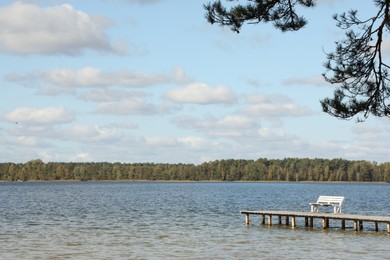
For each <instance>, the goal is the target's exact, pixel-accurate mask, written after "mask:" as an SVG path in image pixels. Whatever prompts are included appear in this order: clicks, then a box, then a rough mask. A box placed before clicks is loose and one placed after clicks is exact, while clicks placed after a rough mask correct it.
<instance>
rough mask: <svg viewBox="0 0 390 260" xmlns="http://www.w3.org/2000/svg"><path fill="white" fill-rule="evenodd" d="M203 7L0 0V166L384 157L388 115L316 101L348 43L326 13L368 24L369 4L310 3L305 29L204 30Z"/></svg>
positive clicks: (169, 2)
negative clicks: (341, 111)
mask: <svg viewBox="0 0 390 260" xmlns="http://www.w3.org/2000/svg"><path fill="white" fill-rule="evenodd" d="M206 2H207V0H191V1H179V0H112V1H107V0H83V1H80V0H74V1H59V0H58V1H57V0H51V1H49V0H46V1H45V0H41V1H38V0H37V1H32V0H30V1H1V3H0V68H1V70H0V88H1V95H0V161H2V162H9V161H11V162H25V161H28V160H31V159H42V160H43V161H45V162H48V161H107V162H166V163H179V162H182V163H195V164H198V163H202V162H205V161H211V160H218V159H230V158H232V159H257V158H260V157H261V158H269V159H277V158H280V159H283V158H285V157H305V158H306V157H308V158H329V159H331V158H344V159H350V160H370V161H376V162H385V161H389V154H390V131H389V130H390V121H389V120H388V119H380V118H374V117H371V118H369V119H368V120H367V121H366V122H364V123H356V121H355V120H351V121H343V120H338V119H336V118H333V117H331V116H329V115H327V114H324V113H323V112H322V111H321V106H320V103H319V100H321V99H323V98H324V97H327V96H331V95H332V93H333V86H331V85H329V84H327V83H326V82H325V81H324V80H323V79H322V76H321V73H323V72H324V68H323V66H322V64H323V62H324V61H325V58H326V55H325V52H330V51H333V49H334V42H335V41H337V40H340V39H342V38H343V32H342V31H340V30H338V28H337V27H336V26H335V22H334V21H333V20H332V15H333V14H334V13H340V12H343V11H348V10H350V9H351V8H356V9H358V10H359V11H360V12H359V13H360V14H361V15H362V17H363V18H368V17H372V16H374V13H375V6H374V3H373V1H355V0H338V1H336V0H333V1H331V0H319V1H318V4H317V7H316V8H314V9H305V10H302V13H303V14H304V15H305V16H306V17H307V19H308V20H309V24H308V25H307V26H306V27H305V28H304V29H303V30H302V31H299V32H294V33H281V32H279V31H276V30H275V29H273V27H272V26H271V25H264V24H262V25H257V26H252V25H247V26H245V27H244V28H243V30H242V32H241V33H240V34H236V33H234V32H232V31H230V30H229V29H228V28H221V27H219V26H217V25H214V26H212V25H210V24H208V23H207V22H206V20H205V19H204V11H203V8H202V4H204V3H206ZM385 44H386V46H387V42H385ZM385 58H386V59H388V58H389V56H388V53H386V54H385Z"/></svg>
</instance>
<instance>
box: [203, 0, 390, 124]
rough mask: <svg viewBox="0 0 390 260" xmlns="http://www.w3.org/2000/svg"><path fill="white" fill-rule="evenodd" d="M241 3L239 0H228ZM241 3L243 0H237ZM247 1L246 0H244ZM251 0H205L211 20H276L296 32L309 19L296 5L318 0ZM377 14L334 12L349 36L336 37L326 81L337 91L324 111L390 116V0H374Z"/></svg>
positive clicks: (235, 26) (237, 23)
mask: <svg viewBox="0 0 390 260" xmlns="http://www.w3.org/2000/svg"><path fill="white" fill-rule="evenodd" d="M226 1H227V2H236V1H235V0H226ZM237 2H238V1H237ZM241 2H242V1H241ZM246 2H247V3H246V4H241V3H237V4H235V5H234V4H232V5H231V7H230V8H227V7H225V6H224V5H223V4H222V2H221V1H220V0H216V1H213V2H210V3H208V4H205V5H204V9H205V10H206V18H207V20H208V22H209V23H211V24H214V23H216V24H219V25H221V26H228V27H230V28H231V29H232V30H233V31H235V32H239V31H240V29H241V27H242V26H243V24H245V23H248V24H258V23H261V22H264V23H268V22H270V23H273V25H274V26H275V27H276V28H277V29H279V30H281V31H282V32H286V31H297V30H300V29H302V28H303V27H304V26H305V25H306V24H307V21H306V20H305V18H304V17H303V16H299V15H298V13H297V12H296V8H297V7H305V8H311V7H314V6H315V4H316V0H247V1H246ZM373 2H374V3H375V5H376V6H377V10H378V11H377V13H376V14H374V15H373V16H372V17H370V18H368V19H365V20H361V19H360V18H359V17H358V11H357V10H351V11H349V12H348V13H342V14H340V15H337V14H336V15H334V16H333V18H334V19H335V20H336V22H337V27H339V28H340V29H342V30H344V31H345V37H346V38H345V39H344V40H341V41H336V49H335V51H334V52H330V53H327V61H326V62H325V63H324V66H325V68H326V72H325V73H323V76H324V78H325V80H326V81H327V82H329V83H331V84H334V85H335V86H336V89H335V91H334V96H333V97H331V98H324V99H323V100H321V101H320V102H321V105H322V109H323V111H324V112H326V113H328V114H330V115H332V116H334V117H336V118H341V119H351V118H353V117H355V116H356V117H357V120H358V121H364V120H365V119H366V118H367V117H368V116H369V115H373V116H377V117H390V86H389V83H388V82H389V68H390V67H389V65H387V64H386V63H385V62H384V59H383V55H382V52H383V48H382V47H383V46H382V45H383V41H384V36H385V34H386V33H387V32H389V31H390V14H389V12H390V0H373Z"/></svg>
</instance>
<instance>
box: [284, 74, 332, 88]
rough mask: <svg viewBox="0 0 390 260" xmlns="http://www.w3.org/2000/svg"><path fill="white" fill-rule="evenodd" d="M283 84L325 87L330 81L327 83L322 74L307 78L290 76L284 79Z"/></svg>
mask: <svg viewBox="0 0 390 260" xmlns="http://www.w3.org/2000/svg"><path fill="white" fill-rule="evenodd" d="M282 84H283V85H285V86H291V85H297V86H303V85H309V86H316V87H323V86H327V85H329V83H327V82H326V81H325V79H324V78H323V77H322V76H314V77H307V78H289V79H287V80H285V81H283V83H282Z"/></svg>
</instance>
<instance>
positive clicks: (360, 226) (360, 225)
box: [359, 221, 363, 230]
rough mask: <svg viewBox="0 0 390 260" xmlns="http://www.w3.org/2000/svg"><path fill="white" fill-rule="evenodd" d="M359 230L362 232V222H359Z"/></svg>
mask: <svg viewBox="0 0 390 260" xmlns="http://www.w3.org/2000/svg"><path fill="white" fill-rule="evenodd" d="M359 230H363V221H359Z"/></svg>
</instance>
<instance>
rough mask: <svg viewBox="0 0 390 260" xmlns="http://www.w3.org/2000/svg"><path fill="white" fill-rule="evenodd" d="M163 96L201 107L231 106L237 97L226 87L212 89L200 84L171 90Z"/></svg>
mask: <svg viewBox="0 0 390 260" xmlns="http://www.w3.org/2000/svg"><path fill="white" fill-rule="evenodd" d="M165 96H166V97H167V98H168V99H170V100H171V101H173V102H178V103H192V104H202V105H207V104H221V103H222V104H231V103H234V102H236V101H237V96H236V95H235V94H234V93H233V92H232V91H231V90H229V89H228V88H226V87H223V86H218V87H214V88H212V87H209V86H207V85H206V84H200V83H194V84H190V85H187V86H186V87H182V88H174V89H171V90H169V91H168V92H167V93H166V94H165Z"/></svg>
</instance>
